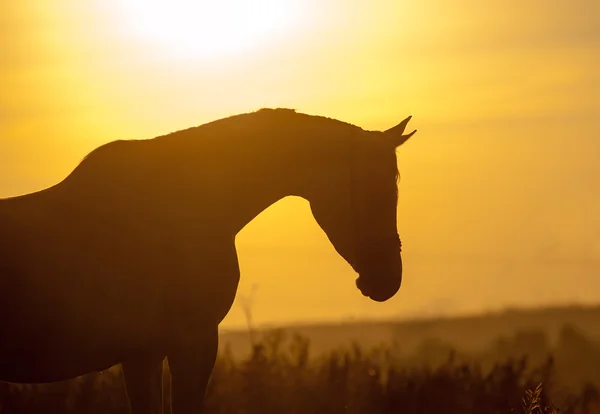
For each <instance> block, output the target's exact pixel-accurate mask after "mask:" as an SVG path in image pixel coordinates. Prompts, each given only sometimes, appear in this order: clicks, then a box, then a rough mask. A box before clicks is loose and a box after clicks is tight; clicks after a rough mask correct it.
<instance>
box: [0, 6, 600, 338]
mask: <svg viewBox="0 0 600 414" xmlns="http://www.w3.org/2000/svg"><path fill="white" fill-rule="evenodd" d="M53 4H54V8H53V7H52V6H50V5H49V3H47V2H42V3H40V2H34V1H30V0H23V1H19V2H3V4H2V5H0V51H1V53H0V91H1V92H0V197H8V196H15V195H20V194H24V193H28V192H32V191H36V190H40V189H43V188H45V187H48V186H50V185H53V184H55V183H56V182H58V181H60V180H62V179H63V178H64V177H65V176H66V175H67V174H68V173H69V172H70V171H71V170H72V169H73V168H74V167H75V166H76V165H77V164H78V162H79V160H81V159H82V158H83V157H84V156H85V155H86V154H87V153H88V152H89V151H90V150H92V149H93V148H95V147H97V146H98V145H100V144H102V143H105V142H108V141H112V140H115V139H123V138H124V139H129V138H150V137H154V136H158V135H161V134H165V133H168V132H172V131H175V130H178V129H182V128H187V127H190V126H194V125H199V124H202V123H205V122H208V121H212V120H215V119H218V118H222V117H225V116H228V115H232V114H236V113H242V112H249V111H253V110H256V109H259V108H261V107H290V108H295V109H297V110H298V111H300V112H305V113H310V114H317V115H325V116H329V117H332V118H337V119H340V120H343V121H347V122H351V123H354V124H356V125H359V126H361V127H363V128H365V129H370V130H382V129H386V128H389V127H391V126H393V125H395V124H396V123H398V122H399V121H400V120H402V119H403V118H404V117H405V116H407V115H409V114H413V115H414V118H413V121H411V122H412V126H413V127H415V128H418V130H419V132H418V134H417V135H416V136H415V137H414V138H412V139H411V140H410V141H409V143H407V144H406V145H404V146H403V147H402V148H401V150H399V151H398V159H399V166H400V172H401V181H400V201H399V209H398V217H399V232H400V236H401V237H402V240H403V244H404V248H403V258H404V266H405V270H404V282H403V286H402V288H401V291H400V293H399V294H398V295H397V296H396V297H395V298H393V299H392V300H390V301H388V302H386V303H385V304H377V303H373V302H371V301H369V300H368V299H366V298H364V297H363V296H362V295H361V294H360V293H359V292H358V291H357V290H356V288H355V286H354V279H355V275H354V274H353V272H352V270H351V268H350V267H349V266H348V265H347V264H346V263H345V262H344V261H343V259H342V258H341V257H339V256H338V255H337V254H336V253H335V251H334V250H333V247H332V246H331V245H330V244H329V242H328V241H327V239H326V237H325V235H324V233H323V232H322V231H321V230H320V229H319V228H318V226H317V224H316V223H315V222H314V220H313V218H312V216H311V215H310V211H309V209H308V205H307V203H306V202H305V201H304V200H300V199H292V198H290V199H286V200H283V201H281V202H280V203H278V204H276V205H274V206H273V207H272V208H270V209H269V210H267V211H265V212H264V213H263V214H262V215H261V216H259V217H258V218H257V219H256V220H255V221H253V222H252V223H250V224H249V225H248V226H247V227H246V228H245V229H244V230H243V231H242V233H240V235H239V236H238V240H237V244H238V248H239V255H240V263H241V268H242V281H241V283H240V288H239V295H240V296H239V299H243V297H244V296H245V295H246V296H247V295H249V294H250V292H251V291H252V286H257V290H256V292H255V296H254V302H253V307H252V314H253V319H254V322H255V323H257V324H282V323H290V322H299V321H324V320H328V321H340V320H347V319H351V318H357V319H365V318H407V317H413V316H426V315H430V314H459V313H473V312H483V311H488V310H495V309H499V308H504V307H508V306H538V305H543V304H554V303H572V302H578V303H597V302H599V301H600V278H599V277H598V275H599V274H600V214H598V211H600V184H599V180H600V162H599V160H600V76H598V74H599V73H600V3H599V2H598V1H596V0H572V1H566V0H560V1H545V2H542V1H539V0H534V1H529V2H517V1H516V0H508V1H505V2H495V3H489V2H488V3H476V2H471V1H464V0H458V1H452V2H451V1H442V0H423V1H420V2H418V3H416V2H408V1H391V0H371V1H369V2H366V1H364V2H352V3H350V2H342V1H341V0H323V1H319V2H317V1H316V0H311V1H300V0H298V1H289V2H287V3H286V2H272V1H257V2H254V3H251V4H253V6H252V7H250V8H248V9H247V10H245V12H244V13H243V14H240V12H239V10H238V9H237V8H238V7H242V4H245V5H246V6H247V4H250V3H247V2H235V1H228V2H225V4H226V5H227V7H229V8H227V7H225V8H217V7H214V8H211V7H205V8H204V9H198V7H197V6H196V8H194V7H191V6H190V7H191V8H186V7H188V6H189V4H187V3H186V2H181V1H180V2H169V3H168V4H169V5H171V4H173V8H172V9H169V8H170V7H171V6H169V7H167V6H165V5H161V4H160V2H154V3H152V4H149V5H148V6H144V4H145V3H144V2H130V3H128V4H129V6H128V7H125V6H122V5H119V2H117V1H116V0H111V1H102V2H101V1H88V2H77V1H74V0H64V1H62V2H60V6H56V4H55V3H53ZM165 4H166V3H165ZM215 4H217V3H215ZM276 5H278V6H276ZM166 10H170V11H172V12H173V14H172V15H166V14H165V11H166ZM235 10H237V12H236V11H235ZM177 13H179V14H177ZM181 16H187V20H186V22H187V23H186V24H187V25H188V26H185V27H179V26H178V25H177V22H179V21H181V20H180V19H181ZM190 16H191V17H192V18H191V19H190ZM194 16H197V17H198V19H199V20H198V21H200V22H204V23H203V25H202V24H198V27H200V28H204V29H203V30H196V29H193V30H192V28H195V27H196V26H195V25H194V22H196V20H195V19H194ZM236 19H238V20H236ZM209 22H212V25H210V26H208V29H206V27H207V25H208V23H209ZM215 22H217V23H215ZM240 22H241V23H240ZM242 23H243V24H242ZM240 25H241V26H240ZM240 27H243V30H241V29H240ZM205 29H206V30H205ZM236 30H238V31H236ZM244 323H245V319H244V313H243V312H242V310H241V307H240V306H234V308H233V309H232V310H231V312H230V314H229V316H228V317H227V319H226V320H225V321H224V323H223V325H224V326H237V325H242V324H244Z"/></svg>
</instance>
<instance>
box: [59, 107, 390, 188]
mask: <svg viewBox="0 0 600 414" xmlns="http://www.w3.org/2000/svg"><path fill="white" fill-rule="evenodd" d="M248 126H253V127H256V126H258V127H266V128H272V127H277V128H289V130H291V131H295V130H296V129H295V128H302V127H309V128H315V129H321V128H322V130H323V131H328V132H330V133H327V132H324V133H323V134H322V135H320V136H317V137H311V136H305V137H304V136H300V137H296V139H290V137H289V136H288V135H295V134H293V133H292V134H290V133H289V130H288V131H287V132H288V133H287V134H286V133H282V134H265V135H266V136H260V137H259V136H256V137H248V136H245V135H244V134H237V136H233V137H230V136H229V135H228V134H227V133H226V132H227V131H239V130H242V129H244V128H246V127H248ZM361 131H362V132H365V131H364V130H363V129H362V128H360V127H358V126H356V125H353V124H350V123H348V122H343V121H339V120H337V119H333V118H329V117H325V116H318V115H308V114H304V113H299V112H296V110H295V109H289V108H261V109H259V110H257V111H254V112H248V113H243V114H237V115H232V116H229V117H225V118H221V119H217V120H215V121H211V122H208V123H204V124H201V125H198V126H193V127H190V128H186V129H181V130H178V131H174V132H171V133H168V134H165V135H160V136H157V137H154V138H147V139H125V140H123V139H122V140H116V141H111V142H108V143H106V144H103V145H101V146H99V147H97V148H96V149H94V150H92V151H91V152H90V153H88V154H87V155H86V156H85V157H84V158H83V159H82V160H81V161H80V163H79V164H78V166H77V167H76V168H75V169H74V170H73V171H72V172H71V173H70V174H69V176H67V178H66V179H68V178H69V177H71V176H73V175H78V174H80V173H82V172H83V171H86V170H87V171H88V172H93V171H94V170H95V168H96V167H98V168H100V165H103V166H105V167H106V165H107V164H108V163H110V162H111V159H115V158H118V157H119V156H121V155H122V154H123V153H124V152H125V151H126V150H125V148H126V147H128V146H129V145H135V146H136V147H137V148H141V147H142V146H143V145H145V144H150V143H156V144H159V143H162V144H165V146H169V147H170V148H174V149H175V150H176V152H181V153H185V152H186V151H188V150H190V149H192V148H196V147H202V146H203V145H206V144H207V142H208V141H209V140H212V142H217V143H216V145H219V143H223V142H224V141H223V140H224V139H227V140H228V142H227V145H228V146H229V147H231V148H236V147H238V146H240V145H255V144H258V143H259V142H262V143H264V144H265V145H268V146H271V147H273V148H281V147H284V146H286V145H294V148H298V145H297V139H304V140H308V139H317V140H318V141H319V145H331V146H332V149H339V148H343V147H344V146H345V145H346V144H347V142H348V140H347V139H348V137H349V136H350V135H352V134H353V133H357V132H361ZM331 132H333V133H331ZM233 135H235V134H233ZM242 135H243V138H244V140H243V141H237V142H236V141H233V142H232V141H231V140H235V139H240V138H242ZM226 137H227V138H226ZM249 138H250V139H249ZM252 138H256V141H255V140H252ZM259 140H260V141H259ZM398 177H399V173H398V171H397V169H396V180H398Z"/></svg>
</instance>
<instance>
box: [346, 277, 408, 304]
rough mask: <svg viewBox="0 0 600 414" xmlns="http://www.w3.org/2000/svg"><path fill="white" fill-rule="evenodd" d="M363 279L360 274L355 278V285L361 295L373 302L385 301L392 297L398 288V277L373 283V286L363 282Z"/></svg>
mask: <svg viewBox="0 0 600 414" xmlns="http://www.w3.org/2000/svg"><path fill="white" fill-rule="evenodd" d="M364 280H365V279H363V278H361V277H360V276H359V277H358V279H356V287H357V288H358V290H360V292H361V293H362V294H363V296H365V297H368V298H369V299H371V300H373V301H375V302H385V301H386V300H388V299H391V298H392V297H394V295H395V294H396V293H397V292H398V290H400V284H401V283H400V279H398V280H397V281H394V282H391V283H384V284H375V285H374V286H372V285H370V284H368V283H365V282H364Z"/></svg>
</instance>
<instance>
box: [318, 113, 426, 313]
mask: <svg viewBox="0 0 600 414" xmlns="http://www.w3.org/2000/svg"><path fill="white" fill-rule="evenodd" d="M410 119H411V117H408V118H406V119H405V120H404V121H402V122H401V123H400V124H398V125H397V126H395V127H393V128H391V129H389V130H387V131H384V132H379V131H363V130H360V132H359V133H357V134H354V135H353V136H352V137H350V140H349V142H348V144H347V147H346V148H343V149H342V151H340V156H339V157H338V158H336V160H335V161H334V162H333V163H334V167H335V168H331V171H332V173H331V174H329V175H328V177H326V178H324V179H323V182H322V184H321V191H319V192H318V194H316V195H314V196H313V197H311V199H310V200H309V202H310V206H311V210H312V213H313V216H314V218H315V220H316V221H317V223H318V224H319V226H320V227H321V228H322V229H323V230H324V231H325V233H326V234H327V237H328V238H329V240H330V241H331V243H332V244H333V246H334V248H335V249H336V251H337V252H338V253H339V254H340V255H341V256H342V257H343V258H344V259H345V260H346V261H347V262H348V263H349V264H350V266H352V268H353V269H354V270H355V271H356V273H358V275H359V276H358V278H357V280H356V286H357V287H358V289H359V290H360V291H361V292H362V294H363V295H364V296H367V297H369V298H371V299H372V300H374V301H377V302H383V301H386V300H388V299H390V298H391V297H392V296H394V295H395V294H396V292H397V291H398V289H399V288H400V284H401V281H402V258H401V253H400V252H401V242H400V237H399V236H398V231H397V218H396V217H397V203H398V176H399V174H398V167H397V159H396V148H397V147H399V146H400V145H402V144H404V143H405V142H406V141H407V140H408V139H409V138H410V137H411V136H412V135H413V134H414V133H415V132H416V131H413V132H411V133H410V134H406V135H404V130H405V128H406V125H407V124H408V121H409V120H410Z"/></svg>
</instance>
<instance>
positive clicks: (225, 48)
mask: <svg viewBox="0 0 600 414" xmlns="http://www.w3.org/2000/svg"><path fill="white" fill-rule="evenodd" d="M299 4H300V2H298V1H296V0H293V1H281V0H252V1H249V0H219V1H197V0H196V1H192V0H169V1H166V0H150V1H148V0H130V1H127V2H123V3H119V6H118V7H120V8H121V10H122V11H123V13H124V16H123V18H124V24H125V25H126V28H125V30H126V31H127V32H128V33H129V34H130V35H132V36H135V37H138V38H139V40H140V41H141V42H143V43H147V44H148V45H149V46H151V47H157V48H160V52H161V53H165V54H167V55H169V56H172V57H178V58H184V59H211V58H215V57H221V56H225V55H231V54H236V53H242V52H247V51H249V50H252V49H255V48H256V47H259V46H261V45H264V44H265V43H266V42H268V41H273V40H274V39H277V37H278V36H279V35H281V34H283V33H285V32H289V31H290V30H291V29H292V28H293V27H294V26H295V25H296V23H298V21H299V19H300V16H301V13H300V12H301V10H300V7H299Z"/></svg>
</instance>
